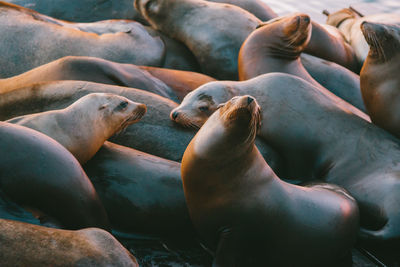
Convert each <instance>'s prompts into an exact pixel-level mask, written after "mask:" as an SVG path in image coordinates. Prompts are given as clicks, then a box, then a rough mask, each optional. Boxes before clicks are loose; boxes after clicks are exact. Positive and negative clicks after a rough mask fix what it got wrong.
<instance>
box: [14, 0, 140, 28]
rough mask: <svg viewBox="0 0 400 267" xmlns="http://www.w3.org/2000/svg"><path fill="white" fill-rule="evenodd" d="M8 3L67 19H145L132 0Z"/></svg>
mask: <svg viewBox="0 0 400 267" xmlns="http://www.w3.org/2000/svg"><path fill="white" fill-rule="evenodd" d="M7 2H9V3H13V4H15V5H20V6H23V7H25V8H31V9H34V10H35V11H37V12H39V13H42V14H45V15H48V16H51V17H54V18H57V19H63V20H68V21H76V22H94V21H100V20H106V19H131V20H136V21H139V22H141V23H143V22H144V21H145V20H144V19H143V17H142V16H140V15H139V14H138V12H137V11H136V10H135V9H134V8H133V5H132V0H108V1H101V0H84V1H82V0H57V1H54V0H9V1H7Z"/></svg>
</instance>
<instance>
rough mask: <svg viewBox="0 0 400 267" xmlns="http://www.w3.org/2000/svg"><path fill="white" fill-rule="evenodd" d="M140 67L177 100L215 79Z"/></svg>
mask: <svg viewBox="0 0 400 267" xmlns="http://www.w3.org/2000/svg"><path fill="white" fill-rule="evenodd" d="M140 69H142V70H146V71H147V72H149V73H150V74H151V75H152V76H154V77H156V78H158V79H160V80H161V81H163V82H164V83H165V84H166V85H168V86H169V87H170V88H171V89H172V90H173V91H174V93H175V95H176V96H177V97H178V101H179V102H182V100H183V98H185V96H186V95H187V94H188V93H190V92H191V91H193V90H194V89H196V88H198V87H200V86H201V85H203V84H206V83H208V82H215V81H216V80H215V79H214V78H211V77H210V76H207V75H205V74H201V73H197V72H191V71H181V70H171V69H165V68H156V67H147V66H140ZM0 82H1V81H0Z"/></svg>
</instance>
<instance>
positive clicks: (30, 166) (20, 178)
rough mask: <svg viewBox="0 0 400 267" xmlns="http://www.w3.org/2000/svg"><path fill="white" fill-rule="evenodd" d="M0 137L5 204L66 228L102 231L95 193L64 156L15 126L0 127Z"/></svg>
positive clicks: (51, 143)
mask: <svg viewBox="0 0 400 267" xmlns="http://www.w3.org/2000/svg"><path fill="white" fill-rule="evenodd" d="M0 135H1V140H0V158H1V161H0V190H2V191H3V192H4V193H5V195H6V196H7V197H9V199H10V200H12V201H14V202H16V203H17V204H19V205H21V206H23V207H24V208H26V209H28V210H29V211H32V212H33V213H34V214H35V215H37V216H39V217H40V219H43V218H46V217H49V218H50V220H51V219H53V218H54V219H55V221H56V222H59V223H60V225H61V226H63V227H65V228H68V229H80V228H84V227H101V228H105V229H108V227H109V225H108V218H107V214H106V212H105V210H104V207H103V205H102V203H101V202H100V200H99V198H98V196H97V193H96V190H95V189H94V187H93V185H92V183H91V182H90V180H89V178H88V177H87V176H86V174H85V172H84V171H83V170H82V168H81V166H80V164H79V163H78V161H77V160H76V159H75V158H74V157H73V156H72V155H71V153H70V152H68V151H67V150H66V149H65V148H64V147H63V146H61V145H60V144H59V143H57V142H56V141H54V140H53V139H51V138H50V137H48V136H46V135H44V134H42V133H40V132H37V131H34V130H31V129H29V128H26V127H23V126H19V125H13V124H10V123H5V122H0Z"/></svg>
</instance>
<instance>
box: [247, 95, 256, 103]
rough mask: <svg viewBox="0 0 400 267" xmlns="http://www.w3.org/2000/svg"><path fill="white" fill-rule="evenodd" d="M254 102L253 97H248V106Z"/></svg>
mask: <svg viewBox="0 0 400 267" xmlns="http://www.w3.org/2000/svg"><path fill="white" fill-rule="evenodd" d="M253 101H254V98H252V97H250V96H249V97H247V104H248V105H250V104H251V102H253Z"/></svg>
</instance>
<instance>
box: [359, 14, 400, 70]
mask: <svg viewBox="0 0 400 267" xmlns="http://www.w3.org/2000/svg"><path fill="white" fill-rule="evenodd" d="M360 27H361V31H362V33H363V34H364V37H365V40H366V41H367V43H368V45H369V47H370V50H369V54H368V57H369V59H373V60H376V61H380V62H385V61H389V60H391V59H393V58H395V57H394V55H396V54H398V53H399V52H400V27H399V26H397V25H390V24H383V23H376V22H368V21H364V22H363V23H361V26H360Z"/></svg>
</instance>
